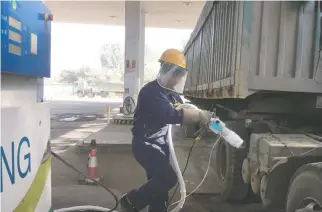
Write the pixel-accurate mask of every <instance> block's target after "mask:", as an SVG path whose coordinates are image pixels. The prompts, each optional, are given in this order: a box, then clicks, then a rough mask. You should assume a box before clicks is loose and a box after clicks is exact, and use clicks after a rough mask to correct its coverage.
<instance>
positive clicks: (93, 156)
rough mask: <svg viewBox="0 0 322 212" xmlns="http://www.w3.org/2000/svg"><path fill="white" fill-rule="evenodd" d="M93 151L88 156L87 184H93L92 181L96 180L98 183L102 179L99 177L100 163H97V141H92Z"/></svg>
mask: <svg viewBox="0 0 322 212" xmlns="http://www.w3.org/2000/svg"><path fill="white" fill-rule="evenodd" d="M90 146H91V149H90V152H89V155H88V163H87V174H88V178H87V179H86V180H85V182H86V183H93V181H92V180H91V179H95V180H96V181H100V180H101V177H99V175H98V163H97V147H96V141H95V140H94V139H93V140H92V141H91V145H90Z"/></svg>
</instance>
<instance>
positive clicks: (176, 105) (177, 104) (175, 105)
mask: <svg viewBox="0 0 322 212" xmlns="http://www.w3.org/2000/svg"><path fill="white" fill-rule="evenodd" d="M179 105H181V103H180V102H177V103H175V104H174V105H173V107H174V108H177V107H178V106H179Z"/></svg>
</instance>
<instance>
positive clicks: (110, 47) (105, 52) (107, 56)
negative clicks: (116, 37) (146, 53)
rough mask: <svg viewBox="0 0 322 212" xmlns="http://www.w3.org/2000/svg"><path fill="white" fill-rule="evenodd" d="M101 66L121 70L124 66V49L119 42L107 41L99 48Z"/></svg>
mask: <svg viewBox="0 0 322 212" xmlns="http://www.w3.org/2000/svg"><path fill="white" fill-rule="evenodd" d="M100 60H101V64H102V67H106V68H110V69H114V70H122V69H123V67H124V50H123V49H121V45H120V44H119V43H108V44H105V45H103V46H102V47H101V48H100Z"/></svg>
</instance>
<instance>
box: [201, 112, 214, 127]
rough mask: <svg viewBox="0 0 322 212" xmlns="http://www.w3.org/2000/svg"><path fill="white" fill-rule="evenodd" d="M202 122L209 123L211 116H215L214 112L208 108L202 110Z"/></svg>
mask: <svg viewBox="0 0 322 212" xmlns="http://www.w3.org/2000/svg"><path fill="white" fill-rule="evenodd" d="M199 115H200V124H202V125H207V124H209V122H210V119H211V117H212V116H213V113H212V112H210V111H207V110H200V112H199Z"/></svg>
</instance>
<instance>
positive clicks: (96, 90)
mask: <svg viewBox="0 0 322 212" xmlns="http://www.w3.org/2000/svg"><path fill="white" fill-rule="evenodd" d="M123 91H124V83H123V82H117V81H115V82H111V81H110V82H106V83H99V84H93V83H92V84H91V83H89V82H88V81H87V80H83V79H79V80H77V81H76V82H74V83H73V94H74V95H77V96H78V97H79V98H83V97H85V96H87V97H89V98H94V97H95V96H100V97H102V98H107V97H108V96H111V94H114V95H123Z"/></svg>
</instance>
